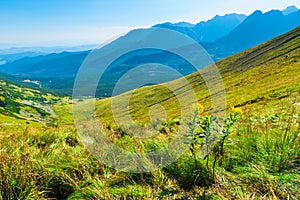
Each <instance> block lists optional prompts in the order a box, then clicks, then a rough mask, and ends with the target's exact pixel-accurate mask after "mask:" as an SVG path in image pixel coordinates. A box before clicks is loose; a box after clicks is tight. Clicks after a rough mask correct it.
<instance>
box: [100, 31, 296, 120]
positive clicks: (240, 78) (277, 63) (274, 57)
mask: <svg viewBox="0 0 300 200" xmlns="http://www.w3.org/2000/svg"><path fill="white" fill-rule="evenodd" d="M216 65H217V66H218V68H219V71H220V73H221V76H222V78H223V82H224V87H225V90H226V99H227V106H228V108H230V107H231V106H234V107H240V108H242V109H251V110H253V111H252V112H255V113H257V114H266V113H274V112H276V111H278V112H281V109H283V108H287V107H289V106H290V101H291V100H292V99H291V98H294V97H296V96H299V93H300V89H299V88H300V73H299V71H300V28H297V29H295V30H293V31H291V32H289V33H287V34H285V35H282V36H280V37H277V38H275V39H273V40H271V41H268V42H266V43H264V44H262V45H259V46H257V47H254V48H252V49H249V50H247V51H245V52H242V53H239V54H237V55H234V56H231V57H229V58H226V59H224V60H221V61H219V62H217V63H216ZM209 69H210V67H207V68H205V69H203V70H201V71H200V74H201V75H202V76H206V72H207V71H210V70H209ZM182 79H183V78H181V79H178V80H175V81H172V82H169V83H165V84H161V85H159V86H149V87H144V88H139V89H136V90H135V91H134V92H133V93H132V96H131V97H130V107H129V112H130V114H131V116H132V117H133V119H134V120H136V121H139V122H147V121H149V116H148V112H149V109H150V108H151V106H153V105H155V104H160V105H161V106H163V107H164V109H165V110H166V113H167V114H168V118H169V119H172V118H176V117H179V116H180V109H178V108H179V104H178V100H177V98H176V95H174V93H173V92H171V91H169V90H168V89H167V88H175V89H174V90H176V91H177V93H178V94H182V95H183V96H184V93H185V92H186V91H187V90H188V87H190V86H192V87H193V88H194V91H195V93H196V95H197V97H198V100H199V103H200V104H202V105H203V106H204V109H205V111H204V112H205V113H206V114H209V113H210V109H211V102H210V94H209V92H208V90H207V86H206V84H205V81H204V80H203V78H202V77H201V76H200V75H199V73H194V74H191V75H189V76H187V77H186V79H187V81H188V82H189V83H190V85H186V84H185V83H186V82H184V81H182ZM176 88H177V89H176ZM129 95H131V92H128V93H125V94H122V95H120V96H117V97H113V98H110V99H103V100H100V101H99V102H98V103H97V113H98V116H99V117H100V119H101V121H103V122H105V123H108V122H110V123H114V120H113V116H112V113H111V102H112V101H114V102H118V101H120V102H124V101H123V100H122V99H124V98H128V96H129ZM211 95H214V94H211ZM299 102H300V100H299V99H297V101H296V103H299ZM217 103H218V102H217ZM114 105H115V108H114V109H115V110H117V111H118V110H119V111H120V112H119V113H124V114H125V112H124V110H125V109H127V108H124V105H123V104H118V103H114ZM182 109H190V106H188V107H186V108H182Z"/></svg>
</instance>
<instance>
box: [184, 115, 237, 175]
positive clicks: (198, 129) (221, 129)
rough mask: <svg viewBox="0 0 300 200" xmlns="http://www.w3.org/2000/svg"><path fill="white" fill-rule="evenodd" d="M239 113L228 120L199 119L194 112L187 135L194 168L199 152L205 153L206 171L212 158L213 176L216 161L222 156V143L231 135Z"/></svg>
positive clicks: (211, 117)
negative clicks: (189, 139) (189, 140)
mask: <svg viewBox="0 0 300 200" xmlns="http://www.w3.org/2000/svg"><path fill="white" fill-rule="evenodd" d="M238 115H239V112H238V111H235V112H234V113H232V114H230V115H229V117H228V118H220V117H216V116H205V117H201V116H200V115H199V111H198V110H195V112H194V116H193V118H192V120H191V121H190V123H189V134H188V136H189V137H190V138H191V143H190V151H191V153H192V155H193V157H194V161H195V168H196V167H197V162H198V157H199V156H198V154H199V151H201V152H205V156H204V158H203V159H204V160H206V166H207V169H210V166H209V160H210V158H211V157H212V160H213V165H212V175H213V177H214V176H215V167H216V163H217V161H218V160H219V159H220V158H221V157H222V156H223V155H224V143H225V141H226V140H227V138H228V136H229V135H230V134H231V133H232V130H233V128H232V127H233V125H234V124H235V122H236V121H237V120H238Z"/></svg>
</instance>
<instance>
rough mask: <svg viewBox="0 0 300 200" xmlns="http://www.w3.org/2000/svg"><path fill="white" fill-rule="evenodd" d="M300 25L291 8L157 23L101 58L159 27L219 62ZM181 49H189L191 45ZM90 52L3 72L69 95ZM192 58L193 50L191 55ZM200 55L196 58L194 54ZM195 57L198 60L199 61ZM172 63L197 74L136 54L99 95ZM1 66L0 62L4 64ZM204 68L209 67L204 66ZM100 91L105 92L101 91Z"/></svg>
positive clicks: (22, 63)
mask: <svg viewBox="0 0 300 200" xmlns="http://www.w3.org/2000/svg"><path fill="white" fill-rule="evenodd" d="M298 26H300V11H299V10H298V9H297V8H296V7H295V6H290V7H288V8H287V9H285V10H283V11H279V10H272V11H269V12H266V13H262V12H261V11H255V12H254V13H253V14H251V15H250V16H248V17H246V16H245V15H241V14H228V15H225V16H216V17H214V18H213V19H211V20H208V21H206V22H200V23H198V24H190V23H187V22H180V23H175V24H172V23H164V24H157V25H155V26H153V27H151V28H148V29H136V30H132V31H130V32H129V33H128V34H126V35H124V36H122V37H120V38H118V39H116V40H114V41H113V42H111V43H109V44H108V45H106V46H104V47H102V48H101V49H100V51H101V52H102V54H103V55H110V54H111V53H113V52H114V51H115V50H116V49H120V48H122V47H124V46H130V45H133V44H136V43H143V42H144V41H147V40H148V39H149V38H151V36H152V35H153V33H154V31H155V30H157V28H168V29H171V30H175V31H178V32H180V33H183V34H186V35H188V36H189V37H191V38H193V39H194V40H195V41H196V42H198V43H199V44H201V45H202V46H203V47H204V48H205V50H206V51H207V52H208V53H209V54H210V55H211V57H212V58H213V60H215V61H217V60H220V59H222V58H225V57H227V56H230V55H233V54H235V53H238V52H240V51H243V50H245V49H248V48H251V47H253V46H255V45H258V44H260V43H263V42H265V41H267V40H269V39H272V38H274V37H276V36H278V35H281V34H284V33H286V32H288V31H290V30H292V29H293V28H296V27H298ZM178 49H182V50H185V49H187V50H188V51H189V49H190V48H188V47H187V46H178ZM89 53H90V51H82V52H64V53H58V54H48V55H41V56H38V57H30V58H29V57H25V58H22V59H19V60H15V61H13V62H8V63H6V64H3V63H2V64H3V65H0V72H2V73H6V74H9V75H13V76H14V77H16V78H17V79H18V80H19V81H22V80H24V79H35V80H38V81H40V82H41V84H42V87H44V88H48V89H50V90H52V91H55V92H62V93H64V94H71V92H72V86H73V82H74V79H75V76H76V73H77V71H78V69H79V67H80V66H81V63H82V62H83V61H84V59H85V58H86V56H87V55H88V54H89ZM191 54H193V52H191ZM195 56H197V55H195ZM195 58H196V59H197V57H195ZM157 62H159V63H160V64H164V65H168V66H170V67H172V68H174V69H176V70H178V71H179V72H180V73H181V74H182V75H187V74H190V73H192V72H194V71H193V70H195V69H194V68H192V67H190V64H188V63H187V62H186V61H185V60H183V59H182V58H179V57H178V56H174V55H172V54H170V53H168V52H167V51H153V50H148V51H136V52H132V53H130V54H128V55H126V56H125V57H123V58H122V59H121V60H118V61H116V62H115V63H114V64H113V66H111V67H110V68H109V70H108V71H107V72H106V76H105V78H104V79H103V82H102V83H100V86H99V87H101V88H106V89H105V90H98V94H97V95H98V96H99V97H102V96H110V95H111V94H112V93H111V89H112V88H113V87H114V85H115V83H116V81H117V80H118V79H119V78H120V77H121V76H122V75H123V74H125V73H126V72H127V71H128V70H130V69H132V68H134V67H135V66H137V65H140V64H144V63H157ZM0 63H1V60H0ZM201 67H205V66H201ZM101 91H102V92H101Z"/></svg>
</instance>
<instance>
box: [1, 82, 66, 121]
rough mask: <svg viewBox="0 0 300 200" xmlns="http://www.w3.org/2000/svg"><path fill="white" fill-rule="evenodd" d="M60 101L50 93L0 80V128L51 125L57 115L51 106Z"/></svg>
mask: <svg viewBox="0 0 300 200" xmlns="http://www.w3.org/2000/svg"><path fill="white" fill-rule="evenodd" d="M59 101H60V98H59V97H56V96H54V95H52V94H50V93H47V92H43V91H40V90H37V89H32V88H28V87H24V86H20V85H16V84H13V83H11V82H8V81H5V80H3V79H2V78H1V79H0V118H1V124H0V126H6V125H8V124H11V125H13V126H16V125H17V124H18V125H20V126H22V125H24V124H31V123H33V124H39V123H40V124H51V123H52V122H53V121H54V120H55V119H56V118H57V115H56V113H55V112H54V111H53V109H52V104H54V103H57V102H59Z"/></svg>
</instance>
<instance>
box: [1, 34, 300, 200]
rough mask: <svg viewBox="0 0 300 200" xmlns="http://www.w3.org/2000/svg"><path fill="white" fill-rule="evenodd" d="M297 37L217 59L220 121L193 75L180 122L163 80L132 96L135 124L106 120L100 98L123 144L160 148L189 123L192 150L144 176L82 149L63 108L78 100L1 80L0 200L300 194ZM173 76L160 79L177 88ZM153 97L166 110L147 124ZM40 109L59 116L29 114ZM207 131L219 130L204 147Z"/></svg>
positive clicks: (113, 136)
mask: <svg viewBox="0 0 300 200" xmlns="http://www.w3.org/2000/svg"><path fill="white" fill-rule="evenodd" d="M299 42H300V28H298V29H295V30H293V31H291V32H290V33H288V34H285V35H283V36H280V37H278V38H275V39H273V40H271V41H269V42H267V43H265V44H262V45H260V46H258V47H255V48H253V49H250V50H248V51H246V52H243V53H241V54H238V55H235V56H232V57H230V58H227V59H225V60H222V61H220V62H218V63H217V65H218V66H219V67H220V71H221V75H222V77H223V79H224V84H225V88H226V92H227V102H228V105H230V106H228V107H231V108H229V110H228V113H229V114H230V113H231V115H228V116H227V118H226V117H224V118H219V117H218V116H208V115H209V113H210V106H211V105H210V102H209V101H210V99H209V93H208V91H207V90H206V86H205V83H204V82H203V80H202V79H201V78H200V77H199V76H197V74H192V75H189V76H188V80H189V82H190V83H191V85H192V86H193V87H194V89H195V91H196V94H197V96H198V100H199V105H198V106H196V107H199V109H197V110H196V107H192V106H189V108H184V109H192V113H193V111H194V110H195V115H194V117H193V116H191V119H190V121H189V122H188V123H187V124H184V123H183V122H182V121H180V116H179V111H178V110H179V109H180V106H179V104H178V101H176V100H175V96H174V94H173V93H172V92H170V91H169V90H168V89H167V87H164V84H162V85H160V86H148V87H145V88H140V89H137V90H136V91H135V92H134V94H133V96H132V98H131V99H130V102H131V104H130V113H131V114H132V116H133V118H134V119H135V120H136V121H137V122H139V123H145V122H148V123H147V124H145V126H143V127H141V126H137V125H136V124H127V123H124V124H119V125H117V124H115V123H113V119H112V116H111V111H110V107H109V105H110V101H111V99H104V100H100V101H98V102H97V103H96V106H97V114H98V117H99V118H101V121H104V122H105V123H104V124H103V126H104V128H105V131H106V136H107V137H108V138H109V139H110V140H111V141H113V142H114V143H115V144H116V145H118V146H120V147H122V148H124V149H126V150H128V151H136V152H148V151H153V150H157V149H160V148H161V147H162V146H165V145H167V144H168V142H169V141H170V139H172V138H173V137H175V136H176V134H177V132H178V127H179V126H187V129H186V130H188V131H187V135H188V137H191V138H192V143H191V145H190V148H188V149H187V150H186V152H185V153H184V154H183V155H182V156H181V157H180V158H179V159H178V160H176V161H175V162H173V163H172V164H170V165H168V166H166V167H163V168H162V169H160V170H156V171H153V172H149V173H141V174H137V173H133V174H131V173H125V172H122V171H117V170H114V169H112V168H110V167H109V166H106V165H104V164H102V163H100V162H99V161H98V160H97V159H95V157H94V156H93V155H91V153H89V152H88V151H87V150H86V149H85V147H84V145H83V144H82V142H81V141H80V138H79V137H78V135H77V131H76V129H75V127H74V124H73V116H72V112H71V108H72V106H73V105H74V104H75V105H76V104H77V103H80V102H77V101H75V100H70V99H69V98H67V97H65V98H58V97H56V96H54V95H51V94H46V93H45V94H42V92H41V93H40V92H38V91H34V90H32V89H27V88H22V87H20V86H16V85H13V84H11V83H7V82H4V81H1V82H0V89H1V90H0V92H1V93H0V96H1V98H0V101H1V102H2V104H1V105H2V106H0V119H1V122H0V199H1V200H2V199H3V200H6V199H295V200H296V199H300V194H299V188H300V175H299V174H300V173H299V172H300V148H299V147H300V116H299V112H300V108H299V105H300V104H299V89H298V88H299V80H300V79H299V73H297V71H299V68H300V66H299V65H300V64H299V53H300V52H299V46H300V44H299ZM205 70H207V69H204V71H205ZM181 83H182V82H181V81H180V80H175V81H173V82H170V83H166V84H170V85H172V86H171V87H173V88H174V87H177V86H178V87H179V88H180V89H179V91H182V92H183V93H184V91H185V87H181ZM26 91H27V92H26ZM123 95H125V96H126V95H128V94H123ZM121 96H122V95H121ZM114 98H116V100H117V99H118V98H121V97H120V96H117V97H114ZM84 101H85V100H83V103H85V102H84ZM28 102H31V104H30V105H28V104H29V103H28ZM156 103H160V104H161V106H162V107H164V108H165V109H166V115H167V116H168V117H167V119H166V120H160V119H157V120H155V121H151V122H149V116H148V112H149V111H151V109H150V105H155V104H156ZM117 105H118V104H117ZM45 106H50V107H51V108H52V109H53V110H54V111H53V113H52V112H48V111H49V109H46V108H45ZM119 106H120V107H119V108H120V110H123V109H125V108H124V107H122V105H119ZM39 108H40V109H42V110H43V111H44V112H46V113H48V115H47V114H46V116H53V115H54V114H56V115H57V118H55V117H52V118H51V121H42V120H37V119H36V118H43V115H42V113H40V112H42V111H41V110H39ZM154 109H159V107H158V108H154ZM202 111H203V112H202ZM25 113H31V115H32V117H31V118H34V119H27V117H28V116H27V115H28V114H25ZM38 113H39V115H38ZM238 113H239V114H238ZM120 114H122V113H120ZM200 114H201V115H200ZM220 120H223V121H222V122H220ZM214 121H216V122H218V123H213V122H214ZM45 122H46V123H45ZM145 130H148V132H145ZM212 132H213V133H218V134H219V137H218V138H217V139H216V140H215V143H214V144H213V145H210V147H211V148H210V150H207V151H204V150H203V145H204V147H205V144H206V142H207V140H208V139H209V135H211V134H212ZM131 133H135V135H142V134H145V133H146V134H147V133H149V136H150V137H148V138H139V137H131Z"/></svg>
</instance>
